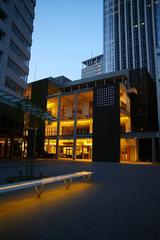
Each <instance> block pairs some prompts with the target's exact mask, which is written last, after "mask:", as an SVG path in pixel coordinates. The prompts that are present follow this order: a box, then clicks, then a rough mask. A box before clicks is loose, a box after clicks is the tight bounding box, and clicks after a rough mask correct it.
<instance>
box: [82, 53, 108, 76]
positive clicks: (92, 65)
mask: <svg viewBox="0 0 160 240" xmlns="http://www.w3.org/2000/svg"><path fill="white" fill-rule="evenodd" d="M102 73H103V54H102V55H98V56H96V57H92V58H90V59H88V60H85V61H83V62H82V71H81V77H82V78H87V77H92V76H95V75H99V74H102Z"/></svg>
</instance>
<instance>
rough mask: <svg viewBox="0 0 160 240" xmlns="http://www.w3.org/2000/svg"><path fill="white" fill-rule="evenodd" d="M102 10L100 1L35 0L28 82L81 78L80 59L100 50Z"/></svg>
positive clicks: (96, 53)
mask: <svg viewBox="0 0 160 240" xmlns="http://www.w3.org/2000/svg"><path fill="white" fill-rule="evenodd" d="M102 11H103V1H102V0H37V5H36V15H35V22H34V33H33V44H32V49H31V61H30V74H29V82H31V81H34V80H38V79H41V78H44V77H48V76H53V77H56V76H60V75H65V76H66V77H68V78H70V79H72V80H75V79H78V78H80V76H81V66H82V65H81V62H82V61H83V60H86V59H88V58H90V57H91V56H95V55H98V54H101V53H102V49H103V41H102V39H103V16H102V15H103V12H102Z"/></svg>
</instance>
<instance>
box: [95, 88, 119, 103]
mask: <svg viewBox="0 0 160 240" xmlns="http://www.w3.org/2000/svg"><path fill="white" fill-rule="evenodd" d="M114 105H115V88H114V86H110V87H104V88H99V89H97V107H110V106H114Z"/></svg>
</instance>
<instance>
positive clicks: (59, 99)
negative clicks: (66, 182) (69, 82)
mask: <svg viewBox="0 0 160 240" xmlns="http://www.w3.org/2000/svg"><path fill="white" fill-rule="evenodd" d="M60 111H61V95H58V113H57V138H56V140H57V141H56V159H57V160H58V152H59V134H60Z"/></svg>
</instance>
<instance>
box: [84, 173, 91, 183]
mask: <svg viewBox="0 0 160 240" xmlns="http://www.w3.org/2000/svg"><path fill="white" fill-rule="evenodd" d="M90 179H91V174H90V175H85V176H83V180H84V181H85V182H89V181H90Z"/></svg>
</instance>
